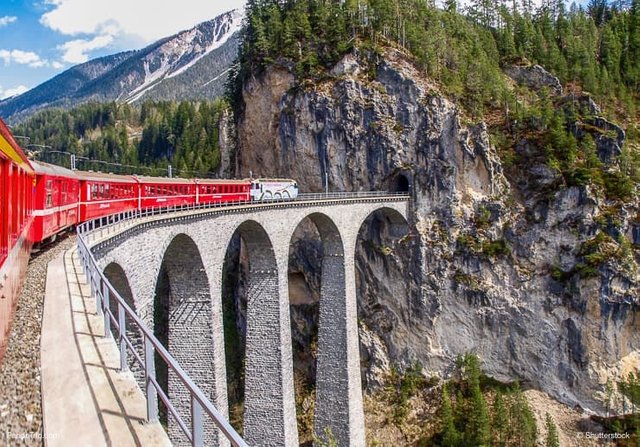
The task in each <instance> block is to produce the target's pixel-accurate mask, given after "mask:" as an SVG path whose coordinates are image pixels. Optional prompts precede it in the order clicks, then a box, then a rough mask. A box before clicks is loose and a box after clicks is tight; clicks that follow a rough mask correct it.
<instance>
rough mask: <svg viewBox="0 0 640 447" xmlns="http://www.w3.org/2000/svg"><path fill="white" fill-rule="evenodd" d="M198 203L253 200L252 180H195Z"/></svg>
mask: <svg viewBox="0 0 640 447" xmlns="http://www.w3.org/2000/svg"><path fill="white" fill-rule="evenodd" d="M195 188H196V193H195V194H196V197H195V200H196V203H198V204H201V203H214V202H237V201H249V200H250V199H251V197H250V193H251V181H250V180H206V179H198V180H195Z"/></svg>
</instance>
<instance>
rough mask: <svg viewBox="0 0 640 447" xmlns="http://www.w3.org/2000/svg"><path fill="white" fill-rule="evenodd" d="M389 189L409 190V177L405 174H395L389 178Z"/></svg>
mask: <svg viewBox="0 0 640 447" xmlns="http://www.w3.org/2000/svg"><path fill="white" fill-rule="evenodd" d="M390 189H391V192H409V190H410V183H409V178H408V177H407V176H406V175H405V174H397V175H396V176H395V177H393V179H392V180H391V185H390Z"/></svg>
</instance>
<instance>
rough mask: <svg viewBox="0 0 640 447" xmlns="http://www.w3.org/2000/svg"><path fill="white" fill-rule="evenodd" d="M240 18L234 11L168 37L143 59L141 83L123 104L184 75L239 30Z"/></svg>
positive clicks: (240, 13) (241, 19) (240, 25)
mask: <svg viewBox="0 0 640 447" xmlns="http://www.w3.org/2000/svg"><path fill="white" fill-rule="evenodd" d="M243 19H244V11H243V10H237V9H236V10H233V11H230V12H228V13H227V14H224V15H222V16H220V17H219V18H217V19H216V20H214V21H209V22H204V23H201V24H200V25H197V26H196V27H194V28H192V29H190V30H187V31H183V32H181V33H178V34H176V35H175V36H173V37H172V38H169V39H168V40H167V41H165V43H163V44H162V45H160V46H159V47H158V48H157V49H155V50H154V51H152V52H151V53H149V54H147V55H146V56H145V57H144V59H143V64H144V73H145V77H144V81H143V82H142V84H141V85H139V86H138V87H136V88H135V89H134V90H132V91H131V92H130V93H129V95H128V96H127V98H126V102H128V103H132V102H135V101H137V100H139V99H140V98H141V97H143V96H144V94H145V93H147V92H148V91H150V90H151V89H152V88H154V87H155V86H156V85H158V83H159V82H161V81H162V80H164V79H170V78H173V77H175V76H178V75H180V74H182V73H184V72H185V71H187V70H188V69H189V68H191V67H192V66H193V65H195V64H196V63H197V62H198V61H200V60H201V59H202V58H203V57H205V56H206V55H208V54H209V53H211V52H212V51H214V50H216V49H218V48H220V47H221V46H223V45H224V44H225V43H226V42H227V40H229V38H230V37H231V36H233V35H234V34H235V33H236V32H237V31H239V30H240V28H241V27H242V21H243ZM211 27H213V29H210V28H211Z"/></svg>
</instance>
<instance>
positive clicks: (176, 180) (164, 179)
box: [135, 175, 193, 185]
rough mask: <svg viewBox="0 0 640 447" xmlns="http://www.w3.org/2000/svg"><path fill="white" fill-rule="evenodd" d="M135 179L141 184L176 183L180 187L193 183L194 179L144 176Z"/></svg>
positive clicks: (137, 176)
mask: <svg viewBox="0 0 640 447" xmlns="http://www.w3.org/2000/svg"><path fill="white" fill-rule="evenodd" d="M135 178H136V179H137V180H138V182H140V183H174V184H179V185H183V184H188V183H193V180H192V179H186V178H181V177H147V176H143V175H136V176H135Z"/></svg>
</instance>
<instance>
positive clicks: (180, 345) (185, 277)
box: [153, 233, 220, 445]
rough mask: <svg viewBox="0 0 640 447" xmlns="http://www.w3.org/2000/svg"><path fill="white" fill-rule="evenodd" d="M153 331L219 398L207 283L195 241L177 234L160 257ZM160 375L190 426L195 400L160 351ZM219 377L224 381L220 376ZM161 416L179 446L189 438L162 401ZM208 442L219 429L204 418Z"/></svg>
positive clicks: (206, 389)
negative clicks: (193, 401) (169, 368)
mask: <svg viewBox="0 0 640 447" xmlns="http://www.w3.org/2000/svg"><path fill="white" fill-rule="evenodd" d="M153 331H154V334H155V336H156V337H157V338H158V339H159V340H160V342H162V343H163V345H164V346H165V347H166V348H167V350H168V351H169V353H171V355H172V356H173V357H174V358H175V359H176V360H177V362H178V363H179V364H180V365H181V366H182V368H183V369H184V370H185V371H186V372H187V373H188V374H189V376H190V377H191V379H192V380H193V381H194V382H195V383H196V384H197V385H198V386H199V387H200V389H201V390H202V391H203V392H204V393H205V395H207V397H209V398H210V399H211V400H212V401H214V402H215V398H216V396H215V380H216V377H214V373H213V371H214V367H213V362H214V353H213V338H212V337H213V333H212V316H211V294H210V290H209V281H208V278H207V274H206V271H205V268H204V265H203V262H202V257H201V255H200V251H199V249H198V247H197V245H196V243H195V242H194V241H193V239H191V237H189V236H188V235H186V234H184V233H181V234H177V235H175V236H174V237H173V238H172V239H171V241H170V243H169V245H168V246H167V248H166V250H165V251H164V255H163V258H162V262H161V266H160V270H159V272H158V277H157V281H156V286H155V296H154V305H153ZM155 364H156V377H157V380H158V382H159V383H160V385H161V387H162V388H163V389H164V391H165V392H166V393H167V394H168V395H169V396H170V398H171V401H172V404H173V405H174V406H175V408H176V409H177V410H178V411H179V412H180V413H179V414H180V416H181V418H182V419H183V420H184V421H185V423H187V426H189V423H190V420H191V416H190V414H191V413H190V408H191V402H190V398H189V393H188V392H187V390H186V388H185V387H184V385H183V383H182V381H181V380H180V379H179V378H178V377H177V376H176V374H175V373H174V372H173V371H172V370H168V369H167V367H166V364H165V362H164V361H163V360H162V359H161V358H160V357H159V355H157V354H156V362H155ZM218 380H220V379H218ZM159 407H160V409H161V411H160V419H161V421H166V423H167V424H168V427H169V430H168V431H169V437H170V439H171V440H172V442H173V443H175V444H182V443H186V442H187V439H186V437H185V436H184V434H183V433H182V431H181V430H180V427H179V426H178V423H177V421H176V420H175V419H174V418H173V417H171V416H170V415H169V413H168V411H167V409H166V408H163V407H164V405H163V404H162V401H161V400H160V401H159ZM204 430H205V444H207V445H210V444H216V445H217V439H216V438H217V432H216V430H215V427H214V426H213V424H211V423H210V421H208V419H205V427H204Z"/></svg>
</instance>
